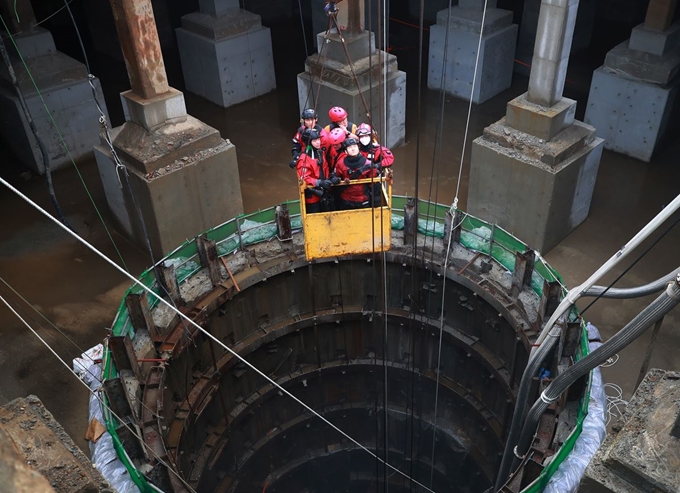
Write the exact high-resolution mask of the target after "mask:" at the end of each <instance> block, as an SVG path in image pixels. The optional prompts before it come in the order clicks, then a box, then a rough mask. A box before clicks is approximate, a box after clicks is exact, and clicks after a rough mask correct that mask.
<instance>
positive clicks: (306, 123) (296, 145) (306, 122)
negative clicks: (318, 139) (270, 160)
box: [289, 108, 322, 168]
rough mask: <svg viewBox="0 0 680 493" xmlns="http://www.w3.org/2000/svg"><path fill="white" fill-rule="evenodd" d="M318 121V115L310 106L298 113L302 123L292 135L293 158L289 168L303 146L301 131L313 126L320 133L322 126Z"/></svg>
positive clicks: (294, 162) (295, 160) (295, 161)
mask: <svg viewBox="0 0 680 493" xmlns="http://www.w3.org/2000/svg"><path fill="white" fill-rule="evenodd" d="M318 121H319V115H318V114H317V113H316V111H315V110H314V109H312V108H307V109H305V110H304V111H303V112H302V113H301V114H300V123H302V126H301V127H300V128H298V131H297V132H296V133H295V135H294V136H293V150H292V151H291V152H292V154H293V159H292V160H291V162H290V164H289V166H290V167H291V168H295V166H296V164H297V160H298V157H300V154H301V153H302V151H303V149H304V148H305V145H304V143H303V142H302V132H304V131H305V129H307V128H313V129H314V130H316V131H317V132H319V133H321V130H322V128H321V125H319V124H318V123H317V122H318Z"/></svg>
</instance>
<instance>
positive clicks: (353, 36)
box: [298, 0, 406, 147]
mask: <svg viewBox="0 0 680 493" xmlns="http://www.w3.org/2000/svg"><path fill="white" fill-rule="evenodd" d="M338 7H339V8H340V11H339V13H338V14H337V15H338V17H337V23H338V26H339V27H340V31H341V32H340V33H338V32H337V30H336V29H335V28H333V29H332V32H330V33H329V35H328V38H327V39H326V37H325V34H326V32H325V29H324V30H323V31H322V32H320V33H319V34H318V35H317V53H316V54H314V55H311V56H310V57H309V58H308V59H307V61H306V62H305V71H304V72H302V73H301V74H298V100H299V107H300V111H302V110H303V109H304V108H305V107H309V106H313V105H314V97H313V96H312V94H314V95H315V96H316V95H317V94H318V105H317V111H318V112H319V115H320V116H321V122H322V123H323V124H326V123H327V122H328V117H327V112H328V110H329V109H330V108H331V107H333V106H342V107H343V108H345V109H346V110H347V112H348V113H349V120H350V121H352V122H354V123H356V124H357V125H358V124H360V123H369V124H370V123H372V124H373V127H374V128H375V129H376V130H377V131H378V133H379V135H380V139H381V142H382V143H383V144H384V145H387V146H388V147H396V146H399V145H401V144H402V143H403V142H404V138H405V135H406V132H405V127H406V125H405V122H406V74H405V73H404V72H402V71H400V70H399V68H398V66H397V57H396V56H394V55H390V54H389V53H387V52H384V51H381V50H378V49H376V46H375V38H374V35H373V33H372V32H370V31H366V30H364V22H365V16H364V12H365V8H366V5H365V2H364V0H349V1H347V2H342V3H340V4H338ZM319 8H321V9H323V3H322V4H321V5H320V6H319ZM322 11H323V10H322ZM344 19H346V23H344V24H343V20H344ZM332 26H334V24H332ZM343 42H344V44H345V47H346V49H347V52H348V53H349V57H350V59H351V61H352V67H350V65H349V63H348V59H347V55H346V53H345V49H344V48H343ZM385 71H387V83H386V85H385V86H384V88H385V89H386V94H387V95H386V96H385V94H384V93H382V92H381V91H380V89H381V84H380V81H381V80H382V79H383V77H384V74H385ZM352 72H354V73H352ZM322 73H323V80H319V76H320V75H321V74H322ZM355 76H356V80H355ZM357 86H358V87H357ZM371 91H372V92H371ZM362 95H363V99H362ZM364 102H366V104H367V105H368V104H371V102H372V107H371V108H369V109H368V112H367V111H366V107H365V106H364ZM381 108H382V109H383V111H384V112H385V113H383V111H381ZM368 115H370V118H369V116H368ZM383 120H385V122H383ZM383 129H386V130H385V133H386V135H383Z"/></svg>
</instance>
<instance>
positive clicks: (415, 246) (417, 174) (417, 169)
mask: <svg viewBox="0 0 680 493" xmlns="http://www.w3.org/2000/svg"><path fill="white" fill-rule="evenodd" d="M424 18H425V0H420V17H419V20H420V22H419V24H420V31H419V36H418V50H419V51H418V73H419V74H420V73H422V70H423V24H424ZM422 85H423V78H422V77H418V103H417V122H418V125H417V129H416V163H415V173H414V178H413V180H414V200H415V208H416V217H415V220H416V228H415V232H414V235H413V255H412V260H411V303H410V309H409V326H408V328H409V334H410V337H409V358H410V360H411V361H410V364H411V416H410V423H411V447H410V451H409V458H410V469H409V472H410V475H411V476H413V475H414V474H413V471H414V455H413V453H414V439H415V436H414V433H415V431H414V430H415V395H416V382H415V378H416V371H415V367H416V362H415V335H414V330H413V321H414V319H415V313H416V307H414V304H415V303H416V297H415V294H416V264H417V259H418V227H417V222H418V205H419V204H418V202H419V198H420V197H419V187H418V184H419V182H420V136H421V121H422V120H421V116H422V94H423V91H422ZM421 402H422V399H421ZM421 416H422V414H421ZM420 437H421V432H420V429H419V430H418V454H419V455H420ZM404 448H405V447H404ZM417 470H418V469H416V472H417ZM409 491H413V483H410V484H409Z"/></svg>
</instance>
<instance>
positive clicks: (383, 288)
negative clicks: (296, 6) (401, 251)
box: [335, 0, 389, 492]
mask: <svg viewBox="0 0 680 493" xmlns="http://www.w3.org/2000/svg"><path fill="white" fill-rule="evenodd" d="M377 15H378V37H380V32H381V31H380V26H381V21H382V26H383V28H384V25H385V23H386V22H387V17H385V13H384V11H382V12H381V10H380V0H377ZM335 26H336V29H337V31H338V35H339V36H340V41H341V43H342V47H343V49H344V51H345V56H346V57H347V62H348V63H349V67H350V71H351V73H352V77H353V78H354V83H355V85H356V88H357V91H358V92H359V96H360V97H361V101H362V103H363V105H364V109H365V110H366V117H367V118H368V122H369V125H370V126H371V131H373V132H375V134H376V135H379V133H378V132H376V131H375V126H374V124H373V118H372V114H371V112H372V109H373V108H370V109H369V108H368V107H367V106H366V100H365V99H364V95H363V92H362V91H361V87H360V86H359V81H358V79H357V77H356V74H355V72H354V66H353V63H352V59H351V57H350V55H349V51H348V50H347V47H346V45H345V39H344V36H342V33H341V32H340V28H339V27H338V24H337V19H335ZM371 28H372V26H371ZM368 43H369V50H368V56H369V62H372V59H373V53H371V50H370V46H371V44H370V43H371V38H370V36H369V38H368ZM382 55H383V51H382V50H378V66H379V67H380V64H381V63H382V61H383V57H382ZM369 80H370V81H371V84H370V86H369V90H371V89H372V87H373V82H372V81H373V72H372V71H371V72H369ZM381 82H382V80H381V79H378V94H379V97H378V105H379V107H380V108H382V105H383V103H384V101H383V91H382V85H381ZM371 92H372V91H371ZM371 98H372V96H371ZM372 137H373V136H371V138H372ZM383 137H385V138H386V137H387V134H386V133H383ZM378 141H379V142H381V140H380V138H379V137H378ZM371 189H372V190H373V191H375V187H374V186H373V185H371ZM380 204H381V206H382V183H381V187H380ZM374 207H375V199H374V197H371V209H372V211H373V210H374ZM372 216H373V217H375V215H374V214H373V212H372ZM382 219H383V209H382V207H381V208H380V240H381V245H380V246H381V248H380V249H381V259H382V262H381V267H382V276H381V286H380V287H381V292H382V298H383V303H382V307H381V309H382V312H383V320H382V321H383V402H382V405H383V453H384V458H385V460H384V464H385V467H383V488H384V491H385V492H388V491H389V481H388V477H387V472H388V471H387V466H386V465H387V461H388V458H389V409H388V402H387V394H388V389H389V378H388V377H389V376H388V373H389V372H388V368H387V350H388V347H389V343H388V332H389V330H388V324H389V322H388V316H387V261H386V258H387V257H386V255H385V251H384V250H385V249H384V244H383V242H384V231H383V220H382ZM371 235H372V239H371V240H372V242H373V248H374V249H375V220H372V221H371ZM374 273H375V269H374ZM376 419H377V416H376ZM376 441H377V437H376ZM377 451H378V450H377V449H376V452H377ZM377 487H378V475H376V488H377Z"/></svg>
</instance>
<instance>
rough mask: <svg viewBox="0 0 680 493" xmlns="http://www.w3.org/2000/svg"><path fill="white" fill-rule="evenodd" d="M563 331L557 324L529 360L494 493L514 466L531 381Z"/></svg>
mask: <svg viewBox="0 0 680 493" xmlns="http://www.w3.org/2000/svg"><path fill="white" fill-rule="evenodd" d="M560 332H561V329H560V327H559V325H557V324H555V325H553V327H552V328H551V329H550V333H548V337H547V339H546V340H545V342H544V343H543V344H541V346H539V348H538V349H537V350H536V352H535V353H534V356H533V357H531V358H530V359H529V362H528V363H527V367H526V368H525V370H524V373H522V380H521V381H520V384H519V388H518V390H517V399H516V400H515V410H514V413H513V415H512V422H511V424H510V431H509V432H508V438H507V440H506V441H505V449H504V450H503V458H502V459H501V466H500V468H499V469H498V475H497V476H496V485H495V487H494V491H500V489H501V488H502V487H503V485H504V484H505V481H506V480H507V479H508V476H509V475H510V468H511V466H512V462H513V460H512V458H513V449H514V445H515V444H516V443H517V441H518V440H519V436H520V432H521V430H522V420H523V418H524V411H525V410H526V407H527V401H528V399H529V391H530V390H531V381H532V380H533V378H534V376H535V375H536V374H537V373H538V370H540V369H541V366H542V365H543V362H544V361H545V359H546V358H547V357H548V356H549V355H550V353H551V352H552V350H553V349H554V347H555V345H556V344H557V341H559V335H560Z"/></svg>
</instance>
